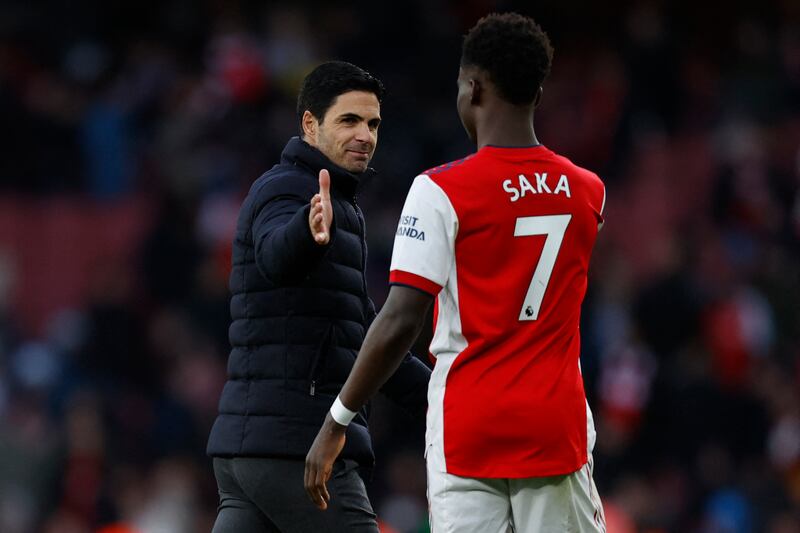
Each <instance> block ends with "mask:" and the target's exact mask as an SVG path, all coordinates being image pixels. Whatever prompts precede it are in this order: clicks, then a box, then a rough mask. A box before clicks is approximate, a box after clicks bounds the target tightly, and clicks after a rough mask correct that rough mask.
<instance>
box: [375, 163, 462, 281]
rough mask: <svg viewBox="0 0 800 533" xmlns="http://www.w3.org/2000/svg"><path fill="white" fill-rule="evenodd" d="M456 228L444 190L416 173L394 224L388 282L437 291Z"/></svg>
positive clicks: (448, 266) (452, 251)
mask: <svg viewBox="0 0 800 533" xmlns="http://www.w3.org/2000/svg"><path fill="white" fill-rule="evenodd" d="M457 232H458V217H457V216H456V212H455V210H454V209H453V205H452V204H451V203H450V199H449V198H448V197H447V194H445V192H444V191H443V190H442V189H441V187H439V186H438V185H437V184H436V183H434V182H433V180H431V178H430V177H429V176H427V175H425V174H423V175H420V176H417V178H416V179H415V180H414V183H413V184H412V185H411V189H410V190H409V191H408V196H407V197H406V203H405V205H404V206H403V213H402V215H401V216H400V223H399V224H398V225H397V232H396V234H395V238H394V250H393V252H392V265H391V268H390V270H391V273H390V275H389V282H390V283H392V284H399V285H409V286H412V287H414V288H417V289H420V290H423V291H425V292H427V293H430V294H431V295H433V296H435V295H437V294H438V293H439V291H440V290H441V289H442V287H444V286H445V285H446V283H447V278H448V277H449V275H450V272H451V267H452V264H453V260H454V257H455V239H456V234H457Z"/></svg>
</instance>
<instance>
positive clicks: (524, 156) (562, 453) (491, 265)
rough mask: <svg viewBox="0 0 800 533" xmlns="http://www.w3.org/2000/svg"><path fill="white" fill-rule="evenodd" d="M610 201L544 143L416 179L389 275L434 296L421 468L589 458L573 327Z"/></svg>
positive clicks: (543, 465) (546, 464)
mask: <svg viewBox="0 0 800 533" xmlns="http://www.w3.org/2000/svg"><path fill="white" fill-rule="evenodd" d="M604 204H605V187H604V185H603V183H602V181H600V179H599V178H598V177H597V175H595V174H594V173H592V172H589V171H588V170H585V169H583V168H580V167H578V166H576V165H574V164H573V163H572V162H570V161H569V160H568V159H566V158H564V157H561V156H559V155H557V154H555V153H553V152H552V151H550V150H548V149H547V148H545V147H544V146H535V147H528V148H501V147H492V146H487V147H484V148H482V149H480V150H479V151H478V152H477V153H475V154H473V155H471V156H469V157H467V158H466V159H463V160H460V161H455V162H453V163H448V164H446V165H442V166H440V167H437V168H435V169H432V170H430V171H428V172H426V173H424V174H422V175H420V176H418V177H417V178H416V179H415V180H414V183H413V185H412V187H411V189H410V191H409V193H408V198H407V199H406V203H405V206H404V208H403V214H402V216H401V218H400V224H399V226H398V229H397V234H396V236H395V243H394V252H393V255H392V266H391V274H390V281H391V283H393V284H401V285H409V286H412V287H415V288H418V289H421V290H423V291H427V292H429V293H431V294H432V295H434V296H436V297H437V300H436V313H435V329H434V336H433V340H432V342H431V347H430V349H431V353H432V355H433V356H435V357H436V365H435V367H434V371H433V375H432V376H431V382H430V387H429V392H428V400H429V408H428V421H427V431H426V454H428V455H429V465H430V464H433V465H435V467H438V468H440V470H441V471H446V472H448V473H450V474H456V475H461V476H469V477H493V478H521V477H540V476H551V475H559V474H568V473H571V472H574V471H576V470H578V469H579V468H580V467H581V466H582V465H583V464H584V463H586V461H587V458H588V452H587V441H590V440H593V438H594V435H593V433H594V425H593V423H592V421H591V413H590V412H589V410H588V405H587V404H586V397H585V394H584V390H583V379H582V377H581V373H580V367H579V356H580V335H579V331H578V325H579V321H580V308H581V302H582V301H583V297H584V294H585V293H586V284H587V270H588V268H589V258H590V256H591V252H592V248H593V246H594V242H595V238H596V237H597V232H598V229H599V227H600V225H601V224H602V221H603V217H602V212H603V206H604ZM430 454H434V455H433V456H432V457H431V456H430Z"/></svg>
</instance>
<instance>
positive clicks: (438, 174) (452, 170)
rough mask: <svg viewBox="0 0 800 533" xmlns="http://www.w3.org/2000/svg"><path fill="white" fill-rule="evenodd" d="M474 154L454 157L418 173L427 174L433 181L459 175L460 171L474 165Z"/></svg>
mask: <svg viewBox="0 0 800 533" xmlns="http://www.w3.org/2000/svg"><path fill="white" fill-rule="evenodd" d="M475 155H476V154H470V155H468V156H466V157H462V158H461V159H456V160H455V161H449V162H447V163H443V164H441V165H438V166H435V167H433V168H429V169H428V170H426V171H425V172H421V173H420V175H422V176H428V177H429V178H430V179H431V181H433V182H434V183H436V182H440V181H442V180H446V179H448V178H450V177H453V176H455V175H460V174H461V173H463V172H465V171H468V170H470V169H472V168H473V167H474V166H475V164H476V158H475Z"/></svg>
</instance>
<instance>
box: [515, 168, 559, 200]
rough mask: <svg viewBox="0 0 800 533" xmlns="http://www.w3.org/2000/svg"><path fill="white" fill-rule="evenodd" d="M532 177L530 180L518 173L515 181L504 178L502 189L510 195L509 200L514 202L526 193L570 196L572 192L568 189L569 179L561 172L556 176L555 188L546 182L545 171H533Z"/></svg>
mask: <svg viewBox="0 0 800 533" xmlns="http://www.w3.org/2000/svg"><path fill="white" fill-rule="evenodd" d="M533 175H534V179H533V180H531V179H529V178H527V177H525V175H524V174H520V175H519V176H518V177H517V180H516V183H514V180H505V181H504V182H503V190H504V191H506V192H507V193H508V194H510V195H511V197H510V198H509V200H511V201H512V202H516V201H517V200H519V199H520V198H524V197H525V195H526V194H562V193H563V194H565V195H566V196H567V198H572V193H571V192H570V190H569V180H568V179H567V176H566V174H561V177H560V178H558V183H557V184H556V188H555V189H550V186H549V185H548V184H547V172H542V173H539V172H534V173H533Z"/></svg>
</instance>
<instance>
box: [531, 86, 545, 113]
mask: <svg viewBox="0 0 800 533" xmlns="http://www.w3.org/2000/svg"><path fill="white" fill-rule="evenodd" d="M543 94H544V88H543V87H542V86H541V85H539V90H538V91H536V96H535V97H534V98H533V107H534V108H537V107H539V104H540V103H541V101H542V95H543Z"/></svg>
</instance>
